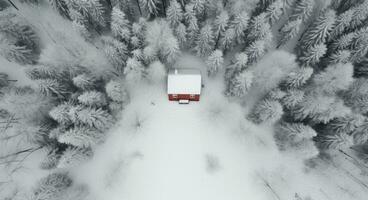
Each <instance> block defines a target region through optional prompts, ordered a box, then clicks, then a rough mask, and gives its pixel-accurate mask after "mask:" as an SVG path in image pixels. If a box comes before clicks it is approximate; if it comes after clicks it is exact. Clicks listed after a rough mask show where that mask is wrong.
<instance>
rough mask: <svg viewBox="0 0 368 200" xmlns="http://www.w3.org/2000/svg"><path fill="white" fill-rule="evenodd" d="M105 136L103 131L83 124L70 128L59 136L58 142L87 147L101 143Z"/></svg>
mask: <svg viewBox="0 0 368 200" xmlns="http://www.w3.org/2000/svg"><path fill="white" fill-rule="evenodd" d="M103 137H104V135H103V133H101V132H99V131H97V130H93V129H90V128H87V127H83V126H82V127H75V128H71V129H69V130H68V131H66V132H65V133H64V134H62V135H60V136H59V137H58V142H60V143H64V144H69V145H73V146H75V147H80V148H87V147H91V146H94V145H96V144H98V143H100V142H101V141H102V140H103Z"/></svg>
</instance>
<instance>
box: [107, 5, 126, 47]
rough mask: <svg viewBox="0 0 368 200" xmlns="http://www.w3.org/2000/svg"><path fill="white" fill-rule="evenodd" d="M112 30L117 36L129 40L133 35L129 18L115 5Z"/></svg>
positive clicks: (112, 14) (112, 13)
mask: <svg viewBox="0 0 368 200" xmlns="http://www.w3.org/2000/svg"><path fill="white" fill-rule="evenodd" d="M111 32H112V34H113V35H114V36H115V37H116V38H118V39H122V40H124V41H126V42H128V41H129V38H130V35H131V33H130V24H129V20H127V19H126V17H125V14H124V12H123V11H121V10H120V9H119V8H118V7H114V8H113V9H112V12H111Z"/></svg>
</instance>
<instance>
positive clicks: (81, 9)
mask: <svg viewBox="0 0 368 200" xmlns="http://www.w3.org/2000/svg"><path fill="white" fill-rule="evenodd" d="M66 4H67V6H68V9H69V11H70V17H71V18H72V20H73V21H77V22H80V23H82V24H83V22H86V21H91V23H92V24H90V25H92V26H101V27H104V26H105V25H106V19H105V8H104V7H103V5H102V4H101V3H100V1H99V0H90V1H84V0H66ZM73 12H74V13H73ZM78 14H79V15H80V16H77V15H78ZM81 17H82V18H81Z"/></svg>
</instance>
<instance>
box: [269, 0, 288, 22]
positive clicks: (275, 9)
mask: <svg viewBox="0 0 368 200" xmlns="http://www.w3.org/2000/svg"><path fill="white" fill-rule="evenodd" d="M284 4H285V2H284V0H274V1H273V2H272V3H271V4H270V5H269V6H268V8H267V9H266V13H267V17H268V18H269V23H270V24H274V23H275V22H276V21H277V20H279V19H280V17H281V16H282V15H283V14H284Z"/></svg>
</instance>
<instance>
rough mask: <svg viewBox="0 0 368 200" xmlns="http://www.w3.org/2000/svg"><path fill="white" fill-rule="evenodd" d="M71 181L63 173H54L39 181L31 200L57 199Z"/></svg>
mask: <svg viewBox="0 0 368 200" xmlns="http://www.w3.org/2000/svg"><path fill="white" fill-rule="evenodd" d="M72 182H73V181H72V179H71V178H70V177H69V175H68V174H67V173H65V172H54V173H51V174H49V175H47V176H46V177H44V178H42V179H41V180H39V182H38V183H37V186H36V187H35V189H34V191H33V194H32V199H36V200H47V199H56V198H59V197H60V196H61V195H62V194H63V192H65V191H66V190H67V188H69V187H70V186H71V185H72Z"/></svg>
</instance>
